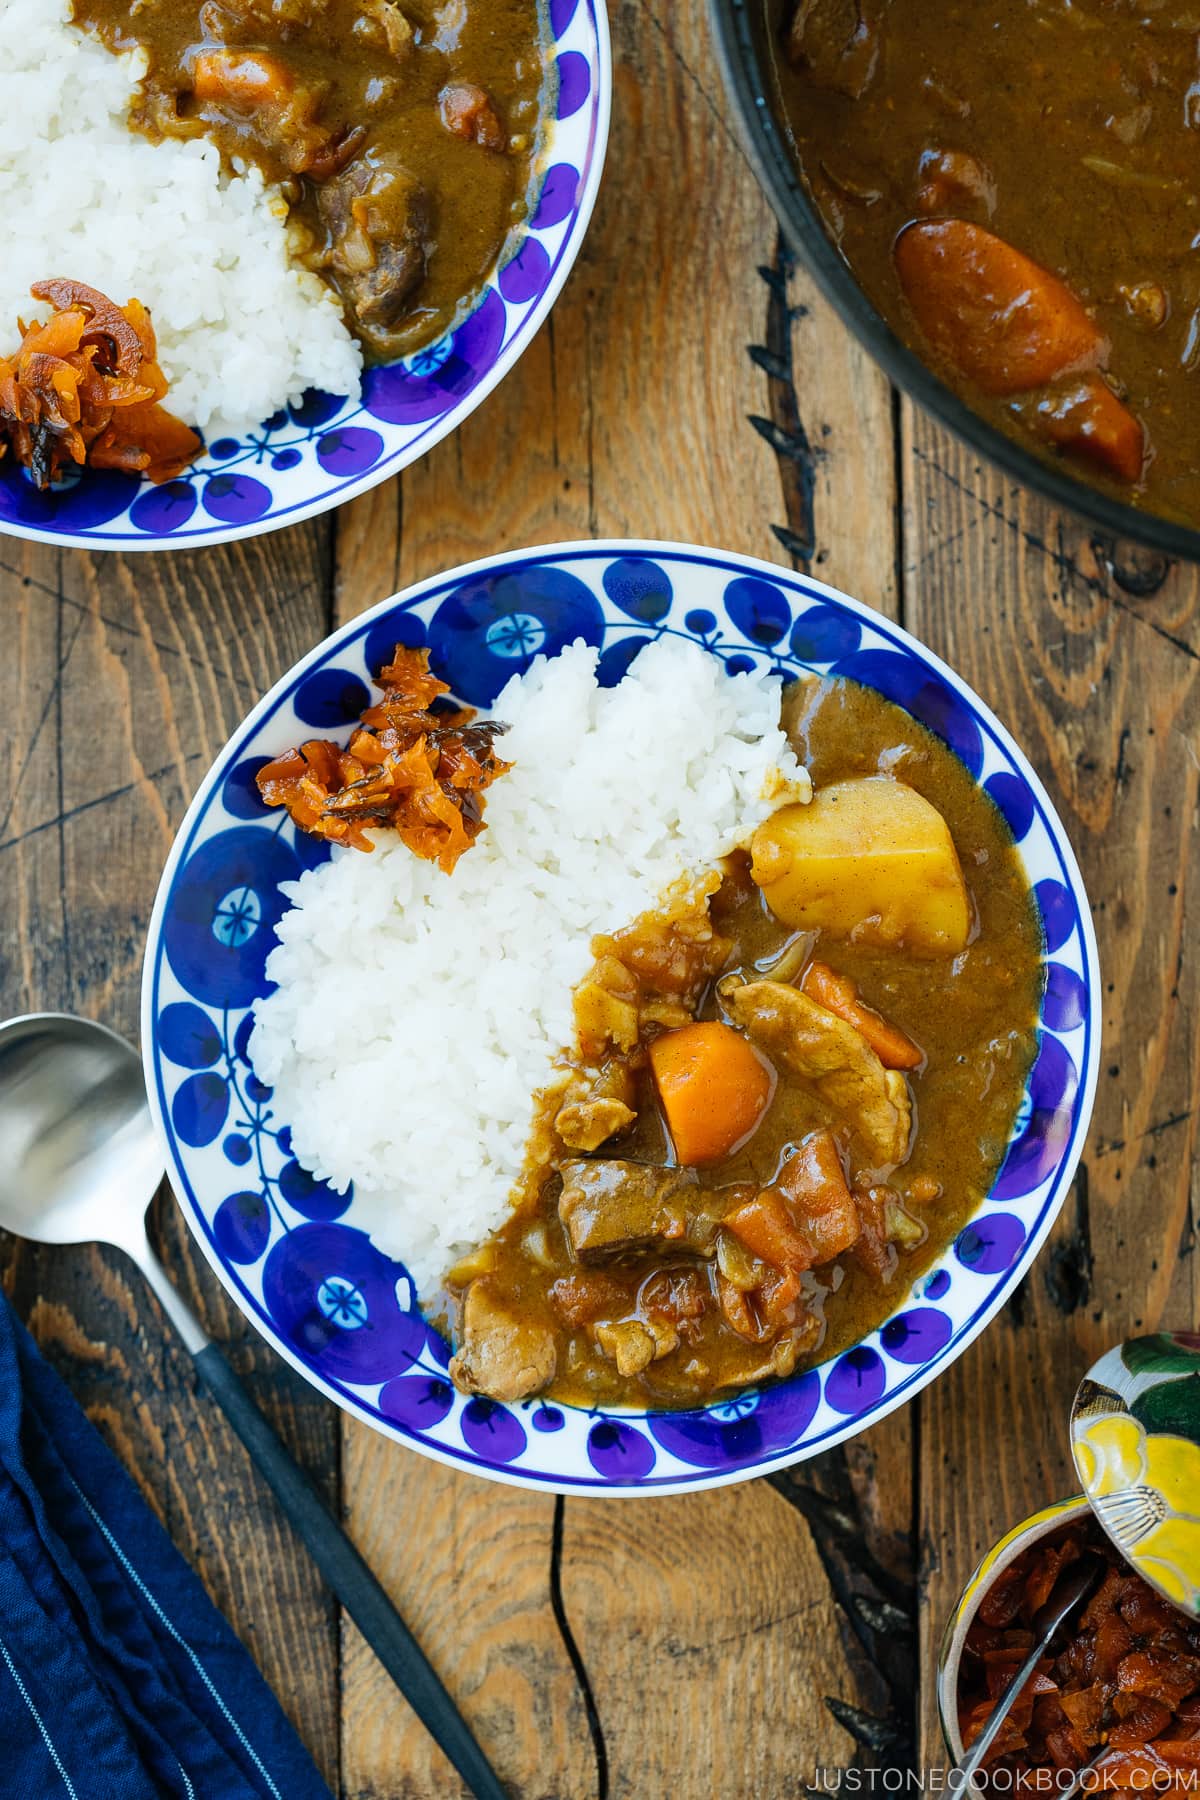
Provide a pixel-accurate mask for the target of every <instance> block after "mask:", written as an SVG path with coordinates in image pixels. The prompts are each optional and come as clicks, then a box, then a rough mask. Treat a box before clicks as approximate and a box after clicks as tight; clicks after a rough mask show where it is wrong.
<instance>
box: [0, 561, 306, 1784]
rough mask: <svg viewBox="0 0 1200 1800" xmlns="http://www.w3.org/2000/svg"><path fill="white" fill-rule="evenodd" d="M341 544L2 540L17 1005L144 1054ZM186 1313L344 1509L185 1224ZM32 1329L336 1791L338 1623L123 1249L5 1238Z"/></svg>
mask: <svg viewBox="0 0 1200 1800" xmlns="http://www.w3.org/2000/svg"><path fill="white" fill-rule="evenodd" d="M329 579H330V556H329V528H328V526H326V525H316V526H309V527H301V528H299V529H298V530H296V531H294V532H288V533H282V534H280V535H279V536H278V537H273V538H269V539H265V540H258V541H257V542H256V543H255V544H253V545H250V546H247V547H245V548H244V549H242V550H237V549H234V550H230V551H215V552H207V553H203V554H197V555H185V556H178V557H173V558H169V559H168V558H159V557H155V558H147V557H141V558H121V557H107V558H103V557H101V558H91V557H88V556H85V555H82V554H79V553H76V552H59V551H55V550H51V549H42V548H38V547H35V546H30V545H22V544H18V543H15V542H14V541H12V540H10V539H5V540H4V541H3V543H2V544H0V582H2V584H3V585H2V587H0V598H2V604H3V619H4V626H5V641H6V644H7V645H8V647H9V653H8V655H7V656H6V657H5V658H4V660H3V666H2V667H0V716H2V717H3V732H4V743H3V750H4V766H5V767H6V768H7V769H9V770H10V772H11V773H10V780H9V785H8V789H7V792H6V796H5V800H4V818H3V822H2V825H0V883H2V884H3V886H2V889H0V892H2V894H3V902H2V904H0V993H2V994H3V1000H4V1009H5V1012H6V1013H13V1012H20V1011H26V1010H34V1009H38V1008H55V1009H61V1010H64V1011H78V1012H83V1013H87V1014H89V1015H91V1016H93V1017H100V1018H103V1019H104V1020H105V1022H106V1023H110V1024H112V1025H114V1026H116V1027H117V1029H119V1030H121V1031H124V1032H126V1033H127V1034H128V1035H129V1036H131V1037H134V1038H136V1036H137V1014H138V990H139V984H140V978H141V962H142V951H143V947H144V942H145V931H146V926H147V923H148V920H149V915H150V907H151V904H152V902H153V898H154V892H155V889H156V887H157V885H158V877H159V874H160V872H161V868H162V863H163V860H164V858H165V856H166V853H167V850H168V848H169V847H170V843H171V840H172V837H173V836H174V832H175V828H176V826H177V825H178V823H179V821H180V819H181V817H182V814H183V810H184V808H185V806H186V804H187V801H188V800H189V799H190V797H191V794H192V791H193V789H194V788H195V785H196V783H197V781H198V780H199V778H200V776H201V775H202V774H203V772H204V769H205V768H206V766H207V764H208V763H209V761H210V760H211V759H212V757H213V756H214V755H215V754H216V752H217V750H219V749H220V747H221V745H222V744H223V743H224V741H225V739H226V738H227V737H228V735H229V733H230V732H231V731H232V729H233V727H234V726H235V725H236V724H237V722H238V720H239V718H240V717H241V716H242V715H243V713H244V712H245V711H246V710H247V708H248V707H249V706H250V705H251V704H252V703H253V701H254V700H255V698H256V697H257V696H258V694H260V693H261V692H262V690H263V689H264V688H265V687H266V686H267V685H269V684H270V683H271V682H272V681H274V680H275V679H276V677H277V676H278V675H279V674H281V673H282V672H283V670H284V669H286V668H287V667H288V666H289V665H290V664H291V663H292V662H293V661H294V660H295V658H296V657H297V656H298V655H299V654H300V652H301V651H302V650H303V649H304V648H305V647H306V646H307V645H308V644H309V643H310V642H311V641H312V639H313V637H315V636H318V635H320V633H321V631H322V629H323V627H324V622H325V617H326V609H327V605H328V590H329ZM156 1229H157V1235H158V1237H159V1240H160V1243H161V1245H162V1248H163V1251H164V1254H165V1256H166V1258H167V1260H168V1262H169V1264H170V1266H171V1268H172V1270H173V1272H174V1274H175V1277H176V1279H177V1280H178V1281H179V1282H180V1285H181V1286H182V1287H183V1289H184V1291H185V1292H186V1293H187V1295H188V1298H189V1300H190V1301H191V1302H192V1304H193V1305H194V1306H195V1307H196V1308H197V1310H198V1311H199V1313H200V1314H201V1316H202V1318H203V1319H204V1320H205V1322H206V1324H207V1326H208V1329H209V1330H210V1331H211V1332H212V1333H213V1335H214V1336H215V1337H216V1338H218V1339H219V1340H222V1341H224V1342H225V1344H226V1346H227V1348H228V1349H229V1351H230V1353H231V1355H232V1358H233V1360H234V1362H235V1364H236V1365H237V1366H238V1367H239V1370H240V1372H241V1373H242V1374H243V1376H245V1377H246V1379H247V1380H248V1382H249V1384H250V1386H251V1389H252V1391H253V1392H254V1393H255V1396H256V1398H257V1399H258V1400H259V1402H260V1404H262V1405H263V1407H264V1409H265V1410H266V1411H267V1413H268V1414H269V1415H270V1417H271V1418H272V1420H273V1422H274V1423H275V1425H276V1426H277V1428H278V1429H279V1430H280V1431H281V1432H282V1434H283V1436H284V1438H285V1439H286V1440H287V1441H288V1443H289V1444H290V1445H291V1447H292V1449H293V1450H294V1451H295V1452H296V1454H297V1455H298V1456H299V1457H300V1458H301V1460H302V1461H303V1462H305V1463H306V1465H307V1466H308V1467H309V1468H310V1469H311V1471H312V1472H313V1474H314V1475H315V1476H316V1478H317V1479H318V1481H320V1482H321V1484H322V1485H323V1486H324V1488H325V1490H326V1492H327V1493H328V1494H329V1496H330V1497H331V1498H332V1497H333V1495H334V1494H335V1492H336V1486H337V1476H338V1467H337V1459H338V1435H337V1429H336V1424H335V1421H334V1419H333V1418H332V1416H331V1414H330V1413H329V1410H328V1408H327V1407H326V1406H325V1405H324V1403H323V1402H321V1401H320V1400H319V1399H318V1398H317V1396H316V1394H315V1393H314V1392H313V1391H312V1389H311V1388H309V1387H308V1386H307V1384H305V1383H304V1382H302V1381H301V1380H300V1379H299V1378H298V1377H297V1376H295V1375H293V1374H292V1372H291V1371H290V1370H289V1369H288V1368H287V1367H286V1366H285V1365H284V1364H283V1363H282V1362H280V1360H279V1359H278V1358H277V1357H275V1356H274V1355H273V1354H272V1353H271V1352H270V1351H268V1350H267V1349H266V1347H265V1345H263V1344H262V1343H261V1341H260V1340H259V1339H258V1337H257V1336H256V1334H255V1333H254V1332H253V1331H252V1330H251V1329H250V1327H249V1326H248V1325H247V1324H246V1323H245V1321H244V1320H243V1319H242V1317H241V1315H240V1313H238V1312H237V1310H236V1309H235V1308H233V1307H232V1306H231V1305H230V1304H229V1303H228V1301H227V1300H226V1298H225V1295H224V1291H223V1290H222V1289H220V1288H219V1286H218V1284H217V1283H216V1281H215V1279H214V1278H213V1277H212V1275H211V1274H210V1273H209V1271H208V1268H207V1265H206V1264H205V1263H204V1261H203V1258H202V1257H201V1255H200V1252H199V1251H198V1250H197V1249H195V1248H194V1247H193V1246H192V1244H191V1241H190V1238H189V1237H188V1234H187V1232H186V1230H185V1229H184V1227H183V1224H182V1221H181V1220H180V1218H179V1216H178V1214H177V1212H176V1210H175V1208H174V1205H173V1203H170V1202H168V1203H167V1204H166V1206H164V1207H163V1208H161V1209H160V1210H159V1212H158V1214H157V1220H156ZM4 1281H5V1286H6V1288H7V1290H8V1292H9V1293H10V1294H11V1296H12V1298H13V1300H14V1303H15V1305H16V1307H17V1310H18V1312H19V1313H20V1314H21V1316H22V1317H23V1318H25V1319H26V1320H27V1321H28V1323H29V1324H30V1326H31V1328H32V1329H33V1331H34V1333H35V1335H36V1336H37V1337H38V1339H39V1341H40V1342H41V1344H42V1346H43V1348H44V1349H45V1350H46V1353H47V1354H48V1356H49V1357H50V1359H51V1360H52V1362H53V1363H54V1364H55V1366H56V1367H57V1368H58V1369H59V1371H60V1373H61V1374H62V1375H63V1376H64V1377H65V1379H66V1380H67V1381H68V1383H69V1385H70V1386H71V1387H72V1389H73V1391H74V1392H75V1394H76V1395H77V1397H78V1398H79V1399H80V1401H81V1403H82V1404H83V1406H84V1407H85V1409H86V1411H87V1412H88V1413H89V1415H90V1416H91V1417H92V1418H93V1420H94V1421H95V1423H96V1424H97V1425H98V1426H99V1428H100V1430H101V1431H102V1432H103V1433H104V1435H105V1436H106V1438H107V1439H108V1441H109V1443H110V1444H111V1445H112V1447H113V1449H114V1450H116V1452H117V1454H118V1455H119V1456H120V1457H121V1459H122V1460H123V1462H124V1463H125V1464H126V1466H127V1467H128V1468H129V1469H130V1471H131V1473H132V1474H133V1476H134V1479H135V1480H136V1481H137V1482H138V1484H139V1486H140V1487H141V1489H142V1492H143V1493H144V1494H145V1495H146V1497H147V1499H148V1500H149V1502H150V1504H151V1505H152V1507H153V1508H154V1510H155V1511H156V1512H157V1514H158V1516H159V1517H160V1519H162V1520H163V1522H164V1524H165V1525H166V1526H167V1528H168V1530H169V1531H170V1532H171V1534H172V1536H173V1537H174V1539H175V1541H176V1543H177V1544H178V1545H179V1547H180V1548H181V1550H182V1551H183V1553H184V1555H185V1556H186V1557H187V1558H188V1560H189V1561H190V1562H191V1564H192V1566H193V1567H194V1568H195V1569H197V1571H198V1572H199V1573H200V1575H201V1576H202V1578H203V1579H204V1581H205V1582H206V1584H207V1586H208V1588H209V1591H210V1592H211V1593H212V1595H213V1597H214V1599H215V1600H216V1601H217V1604H218V1605H219V1606H220V1607H221V1608H222V1609H223V1611H224V1612H225V1613H226V1615H227V1616H228V1617H229V1618H230V1620H231V1621H232V1623H233V1625H234V1627H235V1629H236V1630H237V1631H238V1632H239V1633H240V1634H241V1636H242V1637H243V1639H244V1640H245V1642H246V1643H247V1644H248V1646H249V1647H250V1649H251V1651H252V1653H253V1654H254V1656H255V1658H256V1660H257V1661H258V1662H259V1664H260V1666H261V1667H262V1669H263V1670H264V1673H265V1674H266V1676H267V1679H268V1680H269V1681H270V1682H271V1683H272V1685H273V1686H274V1688H275V1690H276V1692H277V1693H278V1694H279V1696H280V1699H281V1700H282V1702H283V1704H284V1706H285V1708H286V1709H287V1710H288V1711H289V1713H290V1714H291V1716H292V1717H293V1719H294V1720H295V1721H296V1723H297V1725H298V1726H299V1727H300V1728H301V1730H302V1731H303V1732H304V1735H305V1738H306V1740H307V1742H308V1743H309V1745H310V1748H311V1749H312V1751H313V1753H314V1755H315V1756H316V1757H317V1759H318V1761H319V1762H320V1764H321V1765H322V1767H323V1768H324V1770H325V1771H326V1772H327V1774H328V1775H329V1776H330V1778H331V1779H333V1780H336V1778H337V1756H338V1730H337V1713H338V1688H337V1676H338V1660H337V1659H338V1643H337V1633H336V1619H335V1617H334V1613H333V1609H332V1607H331V1605H330V1602H329V1600H328V1598H327V1596H326V1595H325V1593H324V1591H323V1589H322V1588H321V1586H320V1584H319V1582H318V1581H317V1579H316V1577H315V1575H314V1573H313V1571H312V1568H311V1566H310V1564H309V1562H308V1560H307V1557H306V1556H305V1554H304V1552H303V1551H302V1550H301V1549H300V1548H299V1546H298V1545H297V1544H296V1543H295V1542H294V1541H293V1539H292V1537H291V1534H290V1531H289V1529H288V1527H287V1525H286V1523H285V1521H284V1520H283V1519H282V1518H281V1517H280V1515H279V1513H278V1510H277V1508H276V1506H275V1504H274V1502H273V1500H272V1499H271V1497H270V1495H269V1493H268V1492H267V1490H266V1488H265V1487H264V1486H263V1484H262V1483H261V1482H260V1481H259V1480H258V1478H257V1477H256V1476H255V1474H254V1473H253V1471H252V1470H251V1468H250V1466H249V1464H248V1463H247V1460H246V1458H245V1456H244V1454H243V1452H242V1450H241V1448H240V1446H239V1445H238V1444H237V1442H236V1440H235V1439H234V1437H233V1435H232V1433H231V1432H230V1431H228V1430H227V1428H226V1427H225V1425H224V1422H223V1421H222V1420H221V1418H220V1416H219V1415H218V1414H217V1413H216V1412H215V1411H214V1409H213V1407H212V1405H211V1403H210V1402H209V1401H208V1400H207V1399H205V1398H204V1397H203V1396H200V1395H198V1394H197V1393H196V1391H195V1383H194V1379H193V1376H192V1372H191V1364H190V1361H189V1359H188V1358H187V1356H186V1355H185V1354H184V1353H183V1352H182V1351H181V1349H180V1348H179V1346H178V1344H177V1343H176V1342H175V1341H174V1340H173V1338H172V1337H171V1336H170V1333H169V1332H168V1331H167V1329H166V1328H165V1325H164V1321H163V1320H162V1318H161V1316H160V1315H159V1313H158V1311H157V1308H156V1306H155V1303H154V1302H153V1300H152V1299H151V1297H150V1295H149V1293H148V1292H147V1290H146V1289H145V1287H144V1284H143V1283H142V1280H141V1277H140V1276H138V1275H137V1274H136V1272H135V1271H134V1270H133V1269H132V1267H131V1266H130V1265H129V1264H127V1263H126V1262H125V1260H124V1259H123V1258H122V1257H121V1256H119V1255H118V1254H116V1253H115V1252H109V1251H101V1250H98V1249H95V1248H90V1249H88V1248H80V1249H64V1250H42V1249H37V1248H34V1247H32V1246H27V1245H20V1244H17V1243H15V1242H13V1241H12V1240H6V1242H5V1247H4Z"/></svg>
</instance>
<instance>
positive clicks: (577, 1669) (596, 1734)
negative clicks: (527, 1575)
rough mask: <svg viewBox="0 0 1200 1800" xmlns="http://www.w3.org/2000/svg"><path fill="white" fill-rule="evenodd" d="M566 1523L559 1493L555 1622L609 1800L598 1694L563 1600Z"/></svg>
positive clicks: (600, 1790)
mask: <svg viewBox="0 0 1200 1800" xmlns="http://www.w3.org/2000/svg"><path fill="white" fill-rule="evenodd" d="M565 1523H566V1501H565V1499H564V1498H563V1496H562V1495H561V1494H556V1495H555V1496H554V1522H553V1525H552V1527H551V1533H550V1605H551V1608H552V1610H553V1612H554V1622H555V1624H556V1625H557V1626H558V1632H559V1636H560V1637H561V1638H562V1641H563V1648H564V1649H565V1650H566V1653H567V1657H568V1660H569V1661H570V1664H571V1668H572V1670H573V1671H574V1674H575V1685H576V1686H577V1687H578V1689H579V1696H580V1699H581V1700H582V1701H583V1709H584V1712H585V1713H586V1715H587V1725H588V1735H589V1737H590V1738H591V1740H592V1755H593V1757H594V1758H595V1763H596V1800H608V1745H607V1744H606V1742H605V1739H604V1725H603V1723H602V1721H601V1718H600V1709H599V1708H598V1707H597V1705H596V1696H595V1694H594V1693H593V1692H592V1683H591V1677H590V1676H589V1675H588V1672H587V1664H586V1663H585V1662H584V1660H583V1655H582V1653H581V1651H580V1648H579V1645H578V1644H577V1643H576V1641H575V1633H574V1632H573V1631H572V1630H571V1622H570V1620H569V1619H568V1618H567V1609H566V1606H565V1605H564V1603H563V1591H562V1565H563V1531H564V1526H565Z"/></svg>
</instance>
